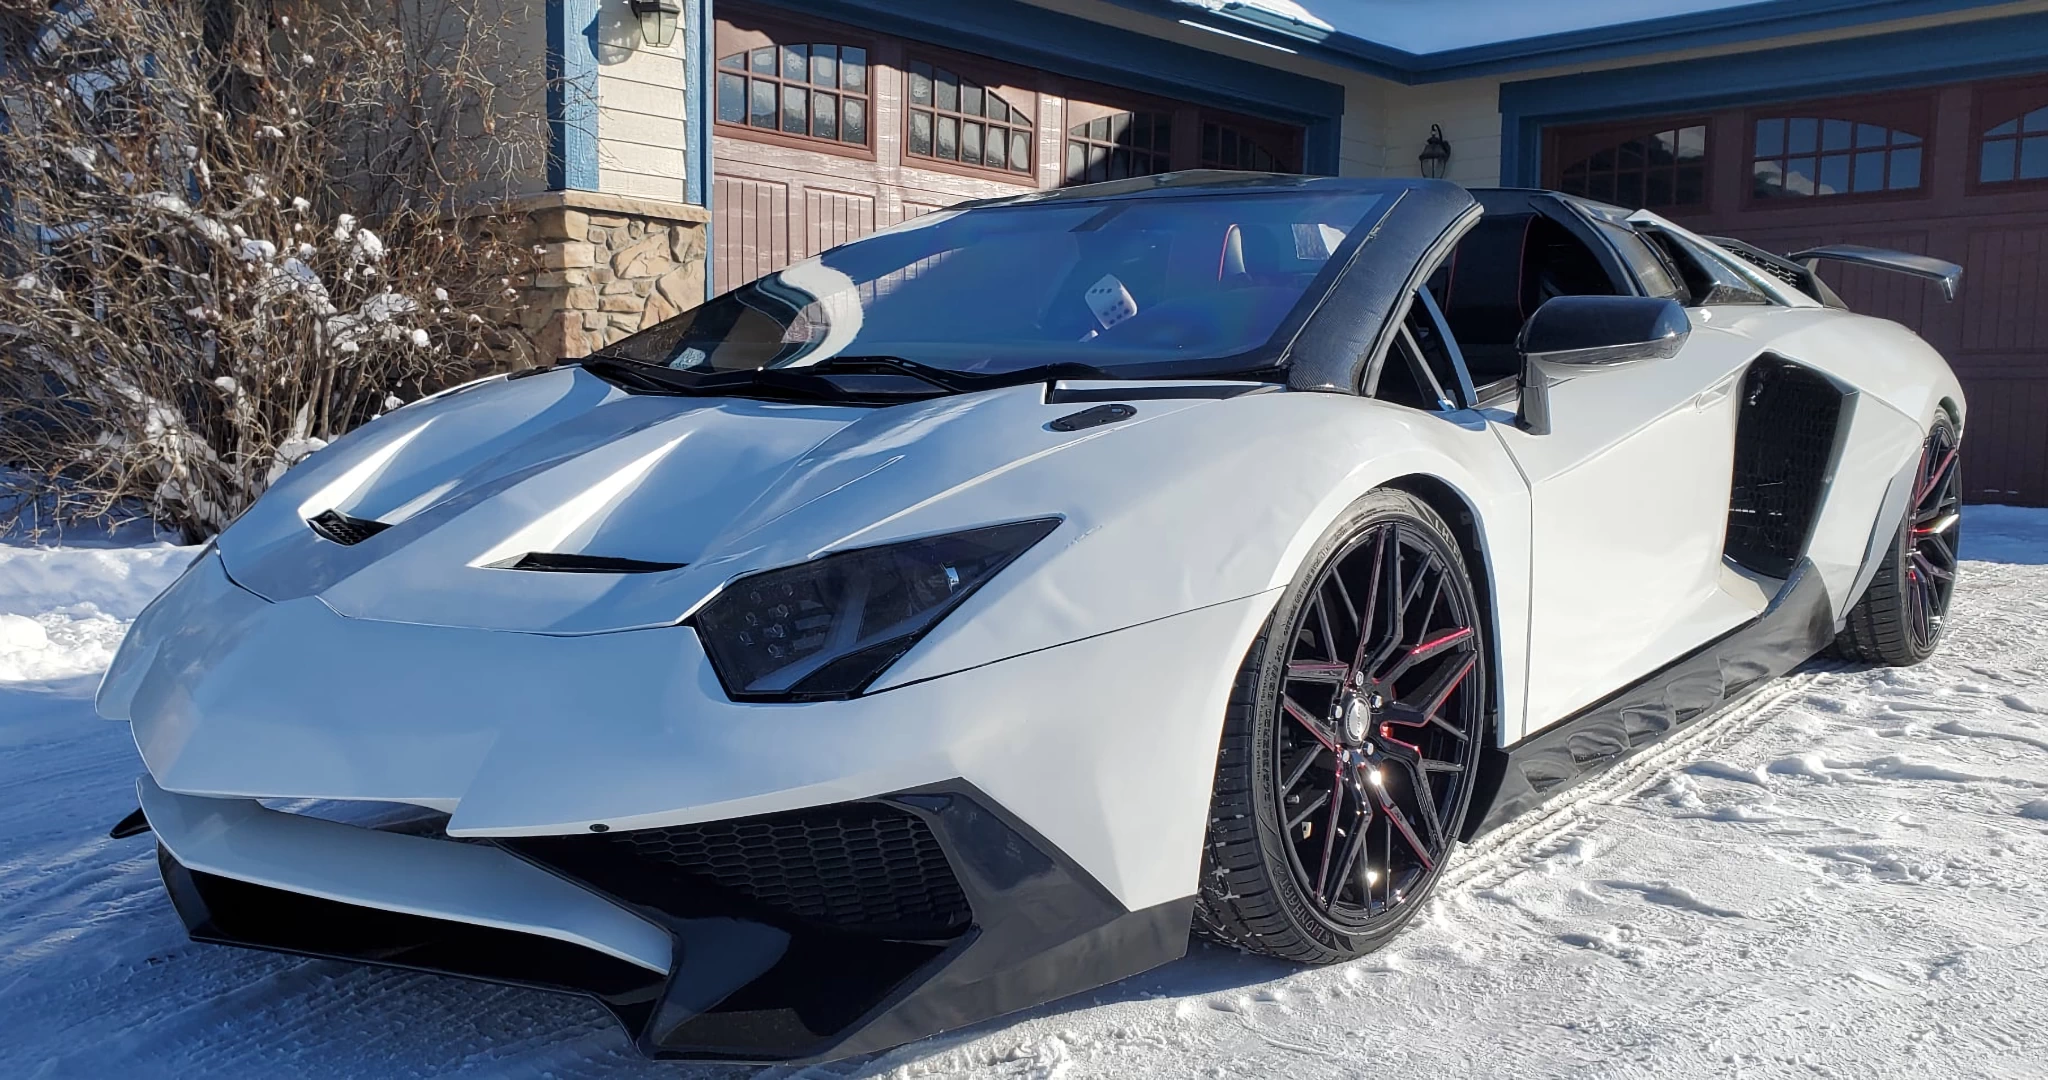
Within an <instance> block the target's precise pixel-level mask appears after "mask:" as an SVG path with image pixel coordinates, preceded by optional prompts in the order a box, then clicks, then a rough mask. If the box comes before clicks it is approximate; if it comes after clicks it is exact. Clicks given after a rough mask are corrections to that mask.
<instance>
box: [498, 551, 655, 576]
mask: <svg viewBox="0 0 2048 1080" xmlns="http://www.w3.org/2000/svg"><path fill="white" fill-rule="evenodd" d="M490 565H491V567H492V568H493V569H496V570H534V571H539V572H541V573H545V574H659V573H661V572H662V571H664V570H680V569H682V568H683V567H685V566H687V565H689V564H688V563H679V562H649V561H647V560H645V559H615V558H612V557H610V556H608V555H558V554H555V553H554V552H551V551H529V552H527V553H526V554H524V555H521V556H519V557H518V558H516V559H506V560H504V561H503V562H494V563H492V564H490Z"/></svg>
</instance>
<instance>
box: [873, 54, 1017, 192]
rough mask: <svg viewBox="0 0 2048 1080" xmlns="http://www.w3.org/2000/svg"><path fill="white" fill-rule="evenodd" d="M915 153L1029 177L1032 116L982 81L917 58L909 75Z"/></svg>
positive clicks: (912, 149)
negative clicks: (973, 79) (963, 76)
mask: <svg viewBox="0 0 2048 1080" xmlns="http://www.w3.org/2000/svg"><path fill="white" fill-rule="evenodd" d="M908 89H909V95H908V97H909V101H908V103H907V106H908V114H909V125H910V130H909V139H908V140H907V141H906V143H905V144H904V149H905V150H906V151H907V152H908V153H909V154H910V155H911V156H912V157H922V158H935V159H937V160H940V161H957V162H959V163H961V164H963V165H974V166H978V167H980V168H984V169H1000V170H1002V171H1004V172H1009V173H1017V174H1022V175H1025V176H1029V175H1030V173H1031V133H1032V130H1033V118H1032V116H1031V114H1030V113H1029V112H1027V111H1026V110H1024V109H1020V108H1017V107H1015V106H1013V105H1012V104H1011V103H1010V102H1008V101H1005V100H1004V99H1003V98H1001V97H1000V96H998V95H997V94H996V93H995V92H994V91H992V90H990V89H988V88H987V87H985V86H983V85H982V84H980V83H977V82H974V81H972V80H969V79H964V78H962V77H960V76H959V75H957V74H955V73H953V72H951V71H949V70H947V69H945V68H943V67H939V66H937V65H935V64H927V63H925V62H924V61H922V60H916V61H912V62H911V64H910V73H909V84H908Z"/></svg>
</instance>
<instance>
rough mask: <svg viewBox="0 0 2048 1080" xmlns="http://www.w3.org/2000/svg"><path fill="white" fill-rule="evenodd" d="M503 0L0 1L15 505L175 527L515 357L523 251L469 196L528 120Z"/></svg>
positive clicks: (479, 195) (479, 197)
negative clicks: (134, 511)
mask: <svg viewBox="0 0 2048 1080" xmlns="http://www.w3.org/2000/svg"><path fill="white" fill-rule="evenodd" d="M502 3H503V0H375V2H372V3H358V2H349V3H318V2H313V0H151V2H149V3H131V2H128V0H118V2H117V0H64V2H60V3H56V4H52V3H50V2H49V0H0V468H11V469H12V470H13V471H14V473H15V475H16V476H17V477H18V478H22V479H18V480H17V482H18V483H26V484H27V485H29V487H30V490H28V491H26V492H17V493H16V494H17V496H18V497H17V503H18V504H24V505H25V504H33V505H37V506H39V507H42V508H44V512H47V511H48V510H49V508H52V507H54V508H55V511H56V515H57V517H58V518H59V519H60V520H62V519H66V518H98V517H102V516H104V515H106V514H108V513H109V512H110V511H116V510H118V509H119V508H120V507H124V506H126V507H137V508H140V510H141V512H143V513H145V514H147V515H149V516H151V517H153V518H155V519H156V520H157V521H159V522H160V523H162V524H164V525H166V526H169V527H171V528H175V529H177V530H180V531H182V532H183V533H184V534H185V535H186V536H187V537H189V538H191V539H193V540H195V541H196V540H199V539H202V538H204V537H206V536H210V535H211V534H213V533H214V532H217V531H218V530H219V529H221V528H222V527H223V526H225V525H226V524H227V523H228V522H229V521H231V520H232V519H233V518H234V517H235V515H237V514H239V513H240V512H241V511H242V509H243V508H244V507H246V506H247V505H248V504H249V503H250V502H251V501H253V500H254V499H255V498H256V497H257V496H258V495H260V494H261V493H262V492H263V490H264V488H265V487H267V486H268V485H269V484H270V483H271V482H272V481H273V480H274V479H275V478H276V477H277V476H278V475H279V474H280V473H281V472H282V471H283V470H284V469H285V468H287V467H289V466H290V465H291V464H293V463H294V462H296V461H297V460H299V459H300V458H303V457H304V456H305V455H307V454H309V453H311V452H313V451H315V450H317V449H319V448H320V447H322V446H324V445H326V443H327V441H328V440H331V439H333V438H335V437H336V436H338V435H340V434H342V433H344V432H346V431H347V430H349V429H350V428H352V427H354V426H356V425H358V424H361V423H363V422H364V421H366V420H368V419H370V418H372V417H373V416H375V415H377V414H378V413H380V412H384V411H387V410H388V409H390V408H393V407H395V406H396V405H397V404H398V403H399V402H401V401H404V400H409V399H411V398H413V397H417V396H419V395H420V394H421V393H422V392H425V391H428V390H431V389H434V388H437V387H438V386H441V385H445V384H448V383H451V382H456V381H461V380H463V379H467V378H470V377H473V376H474V375H475V374H477V373H479V372H480V371H482V370H487V369H489V368H492V367H497V366H507V365H510V366H518V365H520V364H523V363H525V362H528V360H527V356H526V349H527V346H526V343H525V339H524V338H522V337H521V336H520V335H519V334H518V333H517V330H516V319H515V313H516V307H517V304H518V302H519V289H518V286H519V283H520V281H521V280H522V279H521V275H522V274H525V273H527V272H529V270H530V260H531V252H530V250H528V249H527V248H525V247H524V246H523V242H522V238H521V235H520V233H519V229H518V223H516V222H514V221H511V220H501V219H500V218H498V217H494V216H493V215H492V213H491V212H490V210H489V208H490V207H491V206H492V205H493V202H494V199H496V198H498V197H502V196H504V195H507V194H509V193H510V192H511V190H512V188H513V186H514V184H515V180H514V179H513V178H514V177H516V176H520V175H531V174H532V171H533V161H534V160H535V155H538V154H539V153H540V152H541V147H543V146H544V143H543V142H541V140H540V128H539V121H538V119H537V117H538V112H539V110H537V109H532V108H529V107H528V106H529V103H526V102H518V101H509V100H501V97H503V96H505V95H507V94H508V93H509V92H508V91H506V90H504V88H503V85H502V84H503V80H502V79H501V75H502V72H503V71H505V70H508V67H507V65H506V64H505V63H502V62H501V61H503V60H505V57H504V56H501V55H500V54H499V50H500V49H502V48H504V45H503V43H504V42H506V41H508V40H511V35H512V33H516V32H521V31H518V30H517V29H516V28H513V29H512V30H510V31H508V32H506V33H500V32H498V31H499V30H501V29H505V28H504V27H501V26H498V25H495V24H493V23H492V22H491V20H503V19H506V18H508V17H509V16H508V15H507V13H506V12H507V10H508V9H506V8H504V7H502V6H500V5H501V4H502ZM513 7H514V8H516V7H517V5H516V4H515V5H513ZM4 513H5V510H4V504H0V514H4ZM8 524H9V523H8V522H6V521H0V530H4V528H5V527H6V526H7V525H8Z"/></svg>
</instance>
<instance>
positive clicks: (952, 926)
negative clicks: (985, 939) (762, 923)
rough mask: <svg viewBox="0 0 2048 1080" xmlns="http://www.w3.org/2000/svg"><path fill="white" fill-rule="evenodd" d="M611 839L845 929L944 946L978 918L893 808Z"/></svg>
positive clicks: (910, 818)
mask: <svg viewBox="0 0 2048 1080" xmlns="http://www.w3.org/2000/svg"><path fill="white" fill-rule="evenodd" d="M607 839H609V840H610V841H611V842H612V843H615V844H619V845H622V846H626V847H629V848H631V849H632V850H633V851H634V852H635V853H636V854H638V855H639V856H640V857H641V858H643V859H649V860H653V861H658V862H662V863H666V864H668V865H670V866H673V867H675V868H676V869H678V870H681V871H683V872H684V873H687V874H691V875H693V876H697V877H702V878H708V879H710V880H712V881H714V882H716V883H717V884H719V885H720V886H723V887H724V888H726V889H728V890H731V891H732V892H734V893H737V894H739V895H741V896H745V897H747V898H749V899H751V900H753V901H755V902H757V903H759V904H761V905H763V906H765V907H768V908H772V909H774V910H776V911H779V912H783V913H784V914H788V915H795V916H798V917H800V918H803V919H807V920H809V921H811V922H815V923H821V924H824V925H828V926H835V927H839V928H841V929H847V930H857V931H860V932H863V933H871V934H877V935H880V936H885V937H903V938H919V939H929V938H945V937H952V936H954V935H957V934H958V933H959V932H960V931H962V930H964V929H966V928H967V924H968V921H969V918H970V913H969V909H968V906H967V897H966V896H965V894H963V893H962V892H961V891H960V883H959V882H958V881H956V880H954V878H953V872H952V869H951V868H950V867H949V866H948V865H947V863H946V855H945V853H944V852H943V851H941V850H940V848H939V842H938V840H937V839H936V838H935V837H933V835H932V831H931V829H930V828H929V827H927V826H926V825H925V823H924V822H923V821H922V820H920V819H919V818H917V817H916V816H914V815H912V814H911V813H909V812H908V811H904V810H898V809H896V808H894V807H889V806H882V805H878V804H873V803H851V804H845V805H840V806H831V807H823V808H820V809H817V810H804V811H795V812H792V813H787V814H771V815H767V816H763V817H755V818H739V819H735V820H732V821H714V822H707V823H705V824H701V825H679V826H675V827H673V828H667V829H641V830H635V831H633V832H625V833H618V834H616V835H613V836H611V837H608V838H607Z"/></svg>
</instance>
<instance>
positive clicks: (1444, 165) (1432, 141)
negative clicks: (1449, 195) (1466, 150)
mask: <svg viewBox="0 0 2048 1080" xmlns="http://www.w3.org/2000/svg"><path fill="white" fill-rule="evenodd" d="M1419 160H1420V161H1421V162H1422V175H1424V176H1426V177H1428V178H1430V179H1431V180H1441V179H1443V178H1444V173H1446V172H1448V171H1449V170H1450V167H1451V144H1450V142H1449V141H1448V140H1446V139H1445V138H1444V129H1443V128H1441V127H1438V126H1437V125H1435V124H1431V125H1429V141H1428V142H1427V143H1424V144H1423V146H1422V156H1421V157H1420V159H1419Z"/></svg>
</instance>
